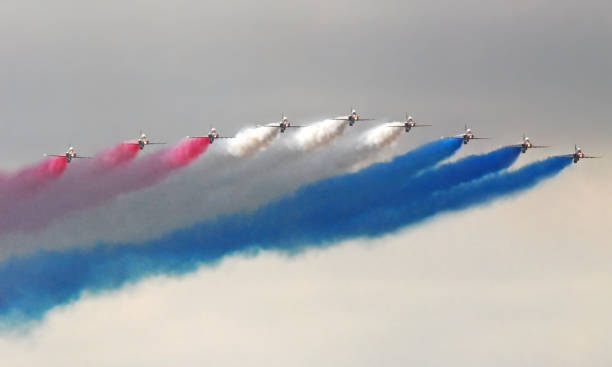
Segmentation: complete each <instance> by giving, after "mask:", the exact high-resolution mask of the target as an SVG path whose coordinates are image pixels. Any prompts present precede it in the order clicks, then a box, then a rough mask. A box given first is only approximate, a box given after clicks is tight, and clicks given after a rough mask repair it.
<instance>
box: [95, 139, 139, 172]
mask: <svg viewBox="0 0 612 367" xmlns="http://www.w3.org/2000/svg"><path fill="white" fill-rule="evenodd" d="M139 150H140V146H138V143H135V142H134V143H132V142H129V143H119V144H117V145H115V146H113V147H110V148H108V149H107V150H105V151H102V152H100V153H98V154H96V157H95V159H96V161H97V162H99V163H98V164H99V166H100V168H113V167H116V166H119V165H121V164H124V163H127V162H129V161H131V160H132V159H134V158H136V154H138V151H139Z"/></svg>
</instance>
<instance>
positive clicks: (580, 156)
mask: <svg viewBox="0 0 612 367" xmlns="http://www.w3.org/2000/svg"><path fill="white" fill-rule="evenodd" d="M562 157H568V158H572V159H573V160H574V164H576V163H578V161H579V160H581V159H583V158H601V157H594V156H590V155H584V153H583V152H582V149H580V147H578V146H576V144H574V154H566V155H562Z"/></svg>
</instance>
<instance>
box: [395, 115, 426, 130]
mask: <svg viewBox="0 0 612 367" xmlns="http://www.w3.org/2000/svg"><path fill="white" fill-rule="evenodd" d="M423 126H432V125H427V124H417V123H416V122H415V121H414V118H413V117H412V116H409V115H408V112H406V120H404V123H403V124H402V125H387V127H403V128H404V129H405V130H406V132H409V131H410V129H412V128H413V127H423Z"/></svg>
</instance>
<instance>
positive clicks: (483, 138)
mask: <svg viewBox="0 0 612 367" xmlns="http://www.w3.org/2000/svg"><path fill="white" fill-rule="evenodd" d="M472 139H489V138H476V137H474V138H470V140H472Z"/></svg>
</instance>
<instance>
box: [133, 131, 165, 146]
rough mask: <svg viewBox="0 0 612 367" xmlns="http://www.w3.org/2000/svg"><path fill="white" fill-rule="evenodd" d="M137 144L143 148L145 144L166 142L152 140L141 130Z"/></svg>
mask: <svg viewBox="0 0 612 367" xmlns="http://www.w3.org/2000/svg"><path fill="white" fill-rule="evenodd" d="M136 144H138V147H139V148H140V150H143V149H144V147H145V145H161V144H166V143H154V142H152V141H150V140H149V138H147V135H146V134H144V133H143V132H142V131H141V132H140V137H139V138H138V139H136Z"/></svg>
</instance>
